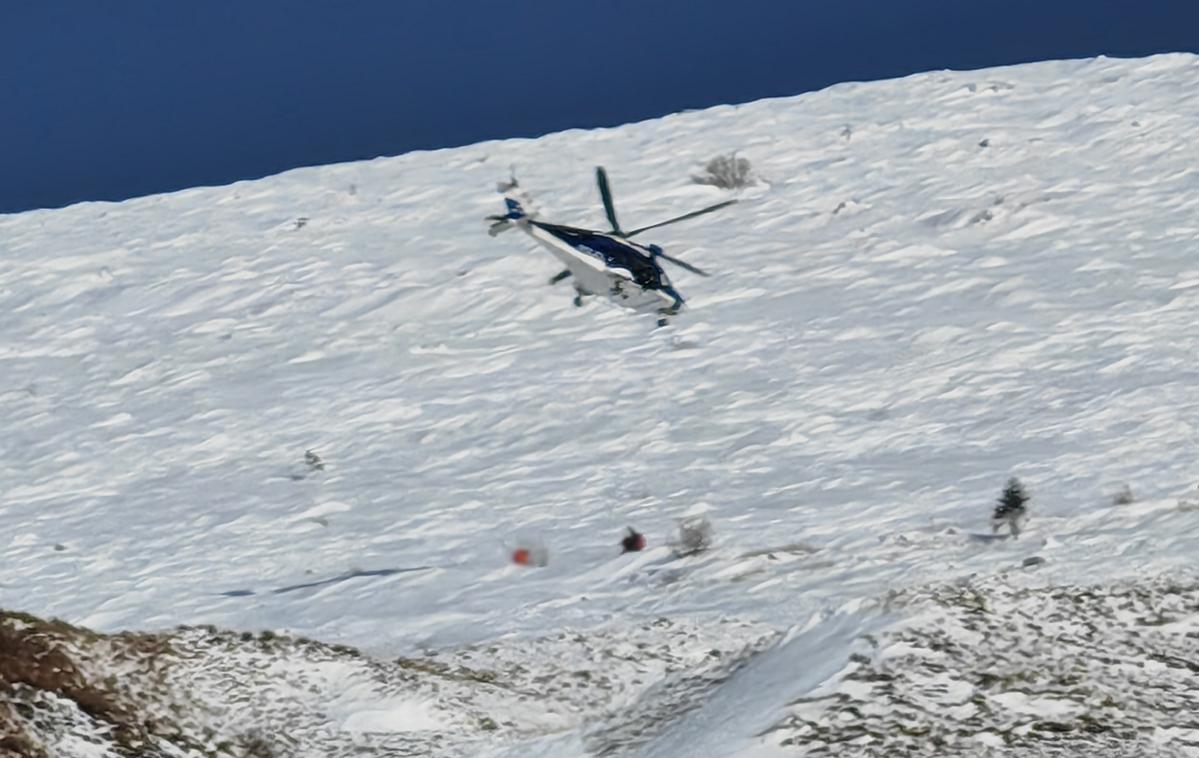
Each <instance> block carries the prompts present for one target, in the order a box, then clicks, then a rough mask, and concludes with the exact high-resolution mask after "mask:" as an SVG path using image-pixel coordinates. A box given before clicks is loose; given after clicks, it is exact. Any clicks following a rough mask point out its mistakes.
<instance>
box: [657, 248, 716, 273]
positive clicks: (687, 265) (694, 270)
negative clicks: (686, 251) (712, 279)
mask: <svg viewBox="0 0 1199 758" xmlns="http://www.w3.org/2000/svg"><path fill="white" fill-rule="evenodd" d="M658 257H659V258H665V259H666V260H668V261H670V262H671V263H673V264H674V265H676V266H679V267H680V268H685V269H687V270H688V271H690V272H691V273H693V274H699V275H700V276H711V274H709V273H708V272H707V271H704V270H703V269H702V268H700V267H698V266H692V265H691V264H690V263H688V262H687V261H683V260H679V259H678V258H675V257H674V256H673V255H667V254H666V253H661V252H660V253H658Z"/></svg>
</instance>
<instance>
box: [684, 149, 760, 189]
mask: <svg viewBox="0 0 1199 758" xmlns="http://www.w3.org/2000/svg"><path fill="white" fill-rule="evenodd" d="M691 181H693V182H695V183H696V184H707V185H710V186H713V187H719V188H721V189H741V188H742V187H749V186H750V185H753V184H756V183H757V180H756V179H755V178H754V175H753V169H752V168H750V165H749V159H747V158H738V157H737V153H735V152H733V153H729V154H728V155H718V156H716V157H715V158H713V159H712V160H710V161H708V164H707V165H706V166H704V173H702V174H693V175H692V176H691Z"/></svg>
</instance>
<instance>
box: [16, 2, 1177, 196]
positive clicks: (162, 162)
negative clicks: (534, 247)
mask: <svg viewBox="0 0 1199 758" xmlns="http://www.w3.org/2000/svg"><path fill="white" fill-rule="evenodd" d="M1179 50H1188V51H1192V52H1199V2H1197V1H1196V0H1003V1H1002V2H992V1H991V0H973V2H972V1H971V0H773V1H770V0H722V1H721V2H708V1H707V0H602V1H597V0H508V1H507V2H502V1H501V0H491V1H485V0H338V1H334V0H328V1H327V2H315V1H308V0H191V2H186V1H185V0H120V1H118V2H97V0H46V1H45V2H42V1H41V0H5V2H3V3H2V4H0V212H12V211H18V210H23V209H28V208H38V207H54V206H60V205H65V204H68V203H72V202H76V201H79V200H92V199H104V200H116V199H123V198H126V197H132V196H136V195H144V194H149V193H153V192H162V191H168V190H174V189H180V188H183V187H190V186H196V185H203V184H226V183H228V182H231V181H235V180H237V179H244V178H251V177H258V176H264V175H267V174H272V173H276V172H279V171H282V170H285V169H288V168H293V167H296V166H304V165H314V164H323V163H334V162H340V161H347V160H355V159H360V158H373V157H375V156H378V155H394V154H398V153H403V152H406V151H409V150H413V149H420V148H433V147H447V146H453V145H462V144H468V143H471V142H477V141H479V140H483V139H491V138H501V137H512V136H534V135H538V134H544V133H547V132H552V131H557V130H560V129H564V128H568V127H590V126H611V125H615V124H621V123H626V122H629V121H636V120H640V119H645V118H650V117H653V116H659V115H662V114H666V113H671V112H674V111H678V110H681V109H684V108H698V107H704V106H708V105H714V104H718V103H733V102H746V101H749V100H754V99H757V98H760V97H766V96H779V95H791V94H798V93H800V92H806V91H810V90H814V89H819V88H821V87H824V86H827V85H829V84H832V83H835V82H841V81H852V80H870V79H881V78H887V77H892V76H900V75H904V74H909V73H913V72H916V71H925V70H929V69H938V68H954V69H965V68H980V67H984V66H992V65H1000V64H1007V63H1020V62H1026V61H1034V60H1046V59H1051V58H1077V57H1087V56H1092V55H1098V54H1106V55H1112V56H1140V55H1148V54H1151V53H1155V52H1168V51H1179ZM1196 96H1199V94H1197V95H1196Z"/></svg>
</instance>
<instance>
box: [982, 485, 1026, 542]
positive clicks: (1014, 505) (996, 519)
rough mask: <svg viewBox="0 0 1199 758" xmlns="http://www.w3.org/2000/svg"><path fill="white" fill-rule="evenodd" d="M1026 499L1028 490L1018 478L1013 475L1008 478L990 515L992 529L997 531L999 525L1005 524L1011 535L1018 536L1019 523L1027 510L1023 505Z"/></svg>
mask: <svg viewBox="0 0 1199 758" xmlns="http://www.w3.org/2000/svg"><path fill="white" fill-rule="evenodd" d="M1028 499H1029V498H1028V492H1026V491H1025V489H1024V485H1023V484H1021V483H1020V480H1019V479H1017V478H1016V477H1014V476H1013V477H1012V478H1011V479H1008V480H1007V486H1005V487H1004V488H1003V494H1002V495H1000V496H999V502H998V503H996V505H995V513H994V514H992V516H991V527H992V531H996V532H998V531H999V527H1001V526H1003V525H1004V524H1007V526H1008V528H1009V529H1011V531H1012V536H1013V537H1019V536H1020V523H1021V522H1022V521H1024V517H1025V515H1026V514H1027V512H1028V510H1027V508H1026V507H1025V504H1026V503H1027V502H1028Z"/></svg>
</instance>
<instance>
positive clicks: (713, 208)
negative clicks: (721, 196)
mask: <svg viewBox="0 0 1199 758" xmlns="http://www.w3.org/2000/svg"><path fill="white" fill-rule="evenodd" d="M735 202H737V201H736V200H725V201H724V202H723V203H717V204H716V205H709V206H708V207H707V208H700V209H699V210H698V211H691V212H690V213H684V214H683V215H682V216H675V217H674V218H671V219H667V220H665V221H659V222H658V223H656V224H650V225H649V226H643V227H641V228H640V229H634V230H633V231H631V232H625V234H624V236H625V237H632V236H633V235H634V234H641V233H642V232H647V231H649V230H650V229H657V228H658V227H659V226H666V225H667V224H674V223H678V222H679V221H686V220H687V219H689V218H695V217H696V216H702V215H704V214H705V213H711V212H712V211H718V210H720V209H721V208H725V207H728V206H730V205H732V204H733V203H735Z"/></svg>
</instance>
